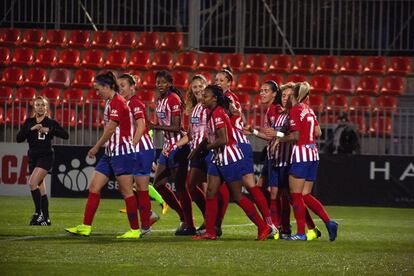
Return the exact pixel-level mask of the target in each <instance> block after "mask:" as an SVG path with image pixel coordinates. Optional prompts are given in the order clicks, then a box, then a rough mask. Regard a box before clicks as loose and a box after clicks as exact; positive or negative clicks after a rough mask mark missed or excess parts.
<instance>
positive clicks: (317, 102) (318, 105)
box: [309, 94, 325, 113]
mask: <svg viewBox="0 0 414 276" xmlns="http://www.w3.org/2000/svg"><path fill="white" fill-rule="evenodd" d="M309 106H310V107H311V108H312V109H313V110H314V111H315V112H316V113H320V112H323V109H324V108H325V105H324V103H323V96H321V95H313V94H310V95H309Z"/></svg>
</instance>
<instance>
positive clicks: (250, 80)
mask: <svg viewBox="0 0 414 276" xmlns="http://www.w3.org/2000/svg"><path fill="white" fill-rule="evenodd" d="M259 88H260V86H259V75H257V74H255V73H242V74H240V75H239V79H238V82H237V91H239V92H247V93H252V94H253V93H257V92H258V91H259Z"/></svg>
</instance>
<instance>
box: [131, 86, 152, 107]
mask: <svg viewBox="0 0 414 276" xmlns="http://www.w3.org/2000/svg"><path fill="white" fill-rule="evenodd" d="M136 95H137V96H138V98H139V99H140V100H141V101H142V102H143V103H144V104H145V105H146V106H148V107H150V108H154V107H155V95H154V92H153V91H151V90H139V91H138V92H137V94H136Z"/></svg>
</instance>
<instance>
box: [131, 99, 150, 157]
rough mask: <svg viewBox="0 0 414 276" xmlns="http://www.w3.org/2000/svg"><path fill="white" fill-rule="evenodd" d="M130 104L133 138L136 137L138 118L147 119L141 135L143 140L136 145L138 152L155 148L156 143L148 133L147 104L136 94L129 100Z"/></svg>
mask: <svg viewBox="0 0 414 276" xmlns="http://www.w3.org/2000/svg"><path fill="white" fill-rule="evenodd" d="M127 103H128V106H129V109H130V110H131V112H130V113H129V117H130V120H131V125H132V134H131V135H132V138H134V135H135V132H136V130H137V122H136V121H137V120H138V119H144V121H145V130H144V133H143V134H142V136H141V140H140V141H139V143H138V144H137V146H136V147H135V151H136V152H140V151H144V150H149V149H153V148H154V143H153V142H152V138H151V136H150V135H149V133H148V127H147V125H148V119H147V114H146V111H145V104H144V103H143V102H142V101H141V100H140V99H138V97H137V96H136V95H134V96H132V97H131V98H130V99H129V100H128V101H127Z"/></svg>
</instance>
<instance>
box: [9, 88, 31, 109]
mask: <svg viewBox="0 0 414 276" xmlns="http://www.w3.org/2000/svg"><path fill="white" fill-rule="evenodd" d="M34 98H36V89H35V88H33V87H20V88H19V89H17V91H16V96H15V98H14V102H15V104H16V103H18V102H20V103H21V104H22V105H26V104H27V105H29V104H31V103H32V101H33V100H34Z"/></svg>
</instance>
